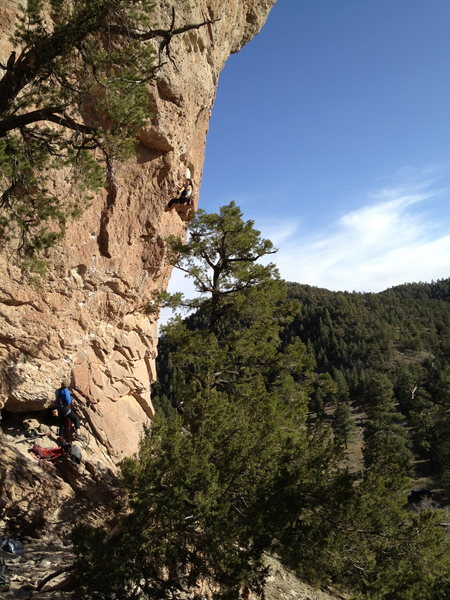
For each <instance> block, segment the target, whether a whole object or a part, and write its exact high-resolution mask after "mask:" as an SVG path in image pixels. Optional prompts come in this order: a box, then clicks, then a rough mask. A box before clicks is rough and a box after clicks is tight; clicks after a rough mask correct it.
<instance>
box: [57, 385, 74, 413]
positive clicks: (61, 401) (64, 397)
mask: <svg viewBox="0 0 450 600" xmlns="http://www.w3.org/2000/svg"><path fill="white" fill-rule="evenodd" d="M70 403H71V399H70V392H69V390H68V389H67V388H59V390H56V405H57V406H58V407H61V408H62V407H63V406H69V404H70Z"/></svg>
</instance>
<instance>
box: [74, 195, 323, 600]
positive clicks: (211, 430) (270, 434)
mask: <svg viewBox="0 0 450 600" xmlns="http://www.w3.org/2000/svg"><path fill="white" fill-rule="evenodd" d="M189 240H190V241H189V242H188V244H181V243H180V242H179V241H176V240H173V241H172V247H173V249H174V250H177V251H179V252H180V255H179V256H178V257H175V258H174V262H176V264H177V265H178V266H179V267H180V268H182V269H184V270H185V271H187V272H189V273H190V274H191V275H192V276H193V277H194V281H195V282H196V284H197V287H198V289H199V291H200V292H202V294H203V297H201V298H200V299H196V300H193V301H186V300H184V301H183V302H184V304H188V305H190V306H196V307H197V313H196V315H195V318H191V319H189V320H188V322H182V321H181V319H175V320H174V322H172V323H170V324H169V325H167V326H166V327H165V328H164V335H163V337H164V339H165V341H166V344H167V346H166V347H167V348H173V349H174V350H173V351H172V352H170V360H171V361H172V365H173V366H174V374H175V373H176V379H175V380H174V381H173V383H172V382H170V381H169V382H167V381H166V383H169V388H170V389H171V392H170V394H171V401H172V404H173V405H175V406H177V407H178V409H179V413H181V415H179V414H178V413H177V412H175V411H173V412H172V415H169V417H168V418H167V419H161V420H160V421H158V422H157V423H156V424H155V425H154V426H153V427H152V430H151V432H149V433H148V435H147V436H146V438H145V439H144V440H143V441H142V444H141V447H140V451H139V455H138V458H137V459H129V460H127V461H126V462H125V464H124V468H123V485H124V489H125V491H126V496H125V497H126V501H127V504H128V507H129V513H128V515H127V516H126V517H125V518H124V519H123V521H122V522H121V524H120V527H119V528H118V531H117V533H115V534H112V535H109V534H107V533H105V532H102V531H99V532H97V533H95V534H92V537H93V539H92V544H91V547H92V548H93V550H92V552H91V553H89V552H86V551H84V550H83V551H82V552H81V553H80V558H79V568H80V570H81V571H82V572H83V573H88V575H89V579H92V586H93V589H100V590H101V591H113V592H115V593H116V594H119V593H120V594H121V595H120V597H121V598H122V597H123V598H129V597H130V598H131V597H133V595H132V594H133V593H135V592H136V590H138V589H140V590H142V592H143V593H144V594H147V595H148V596H149V597H163V596H165V595H167V594H168V593H169V592H170V593H175V592H176V591H177V590H179V589H180V588H181V587H183V586H188V587H190V588H195V586H198V585H199V584H200V583H201V582H203V583H205V582H207V583H209V584H210V585H211V587H212V589H214V590H215V597H218V598H220V597H224V598H238V597H241V596H245V595H246V594H247V592H248V590H253V591H254V592H255V593H257V594H261V593H262V584H263V582H264V578H265V575H266V569H265V566H264V561H263V553H264V551H266V550H268V549H269V548H271V546H272V545H273V543H274V540H276V539H278V538H279V537H280V536H281V534H282V532H283V530H285V529H286V527H287V526H288V525H289V524H290V522H291V520H292V511H291V508H292V493H293V492H294V491H295V490H297V489H298V483H299V480H303V481H304V485H305V489H306V487H310V488H314V487H315V486H316V485H317V484H316V483H315V478H314V477H313V475H312V468H311V466H312V464H314V465H315V468H316V473H317V470H318V469H319V468H320V467H322V468H323V470H324V472H326V470H327V468H328V467H327V465H329V464H330V462H332V460H333V444H332V443H331V439H330V436H328V437H325V436H323V435H320V436H319V435H316V437H315V436H309V437H308V432H307V429H306V428H305V426H304V425H305V420H306V406H307V399H308V389H309V382H310V381H311V380H312V375H311V372H310V371H311V367H312V364H313V363H312V362H311V359H310V357H308V355H307V353H306V349H305V347H304V345H303V344H301V343H300V342H298V341H295V342H293V343H288V342H285V341H283V336H282V333H283V331H284V329H285V327H286V325H287V324H288V323H289V322H290V321H291V320H292V318H293V312H294V308H297V310H298V307H295V306H293V305H291V303H289V302H287V301H286V299H285V296H286V290H285V285H284V283H283V282H281V281H280V280H279V278H278V276H277V273H276V270H275V268H274V266H273V265H270V264H269V265H260V264H258V262H257V261H258V259H259V258H262V257H263V256H264V255H265V254H267V253H269V252H272V250H273V249H272V245H271V244H270V242H268V241H267V240H263V239H261V238H260V235H259V232H257V231H256V230H255V229H254V227H253V223H252V222H250V221H247V222H244V221H243V219H242V214H241V212H240V210H239V209H238V208H237V207H236V206H235V205H234V204H233V203H231V204H230V205H228V206H225V207H223V208H222V209H221V211H220V214H219V215H208V214H206V213H203V212H200V213H199V214H197V216H196V217H195V219H194V220H193V221H192V222H191V224H190V238H189ZM168 301H172V299H169V300H168ZM294 304H295V303H294ZM307 482H308V483H307ZM296 502H297V504H298V499H297V500H296ZM131 539H134V547H133V548H132V549H130V547H129V546H130V544H129V543H127V540H131ZM106 546H108V547H109V548H110V547H113V548H114V550H113V551H112V552H110V553H109V555H108V563H107V569H108V572H109V571H110V570H111V569H113V570H114V569H115V565H116V564H118V565H119V567H118V569H117V572H116V573H117V576H116V577H108V574H107V573H106V572H105V567H104V566H103V567H102V561H103V560H104V558H105V556H106V550H105V548H106ZM120 565H122V566H120ZM133 590H134V591H133ZM136 593H137V592H136Z"/></svg>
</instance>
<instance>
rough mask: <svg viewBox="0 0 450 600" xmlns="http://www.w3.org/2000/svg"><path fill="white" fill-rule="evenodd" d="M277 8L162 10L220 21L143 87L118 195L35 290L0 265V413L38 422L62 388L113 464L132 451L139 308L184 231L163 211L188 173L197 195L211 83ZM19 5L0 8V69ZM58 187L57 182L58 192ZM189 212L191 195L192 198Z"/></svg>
mask: <svg viewBox="0 0 450 600" xmlns="http://www.w3.org/2000/svg"><path fill="white" fill-rule="evenodd" d="M274 1H275V0H226V1H224V0H192V1H190V2H187V1H186V0H177V1H168V0H161V1H160V2H159V3H157V4H158V9H157V16H156V18H155V21H156V24H157V26H168V25H169V24H170V17H171V9H172V7H175V9H176V16H177V20H176V26H181V25H182V24H186V23H198V22H201V21H203V20H206V19H215V18H217V19H219V21H217V22H216V23H214V24H213V25H208V26H205V27H202V28H201V29H199V30H194V31H191V32H188V33H186V34H184V35H182V36H179V37H176V38H174V39H173V41H172V44H171V50H172V55H173V57H174V59H175V64H171V63H170V62H168V64H166V65H165V66H164V67H163V69H162V71H161V73H160V75H159V78H158V80H157V81H156V82H155V83H154V84H153V85H152V86H151V87H150V89H149V94H150V98H151V103H152V112H153V113H154V115H155V116H154V117H153V118H152V122H151V125H150V126H149V127H148V129H147V130H145V131H143V132H142V133H141V135H140V141H139V144H138V147H137V155H136V157H135V159H133V160H130V161H128V162H126V163H123V164H118V165H116V166H115V179H116V184H115V190H110V191H109V193H107V191H106V190H105V192H104V193H102V194H99V195H98V196H97V197H95V198H94V199H93V200H92V201H91V202H90V206H89V208H88V209H87V210H86V212H85V214H84V215H83V218H82V219H81V220H79V221H77V222H75V223H73V224H72V225H71V226H70V228H69V231H68V233H67V236H66V239H65V240H64V242H63V243H62V244H61V245H60V246H59V247H58V248H57V249H56V250H54V251H53V253H52V256H51V266H50V268H49V271H48V273H47V275H46V276H45V278H44V279H42V281H41V282H40V283H39V285H37V286H33V285H29V284H27V283H26V282H25V280H24V279H23V277H22V275H21V273H20V271H19V269H18V268H17V267H16V266H14V260H13V251H12V250H11V252H5V253H3V255H2V256H1V257H0V408H1V407H2V406H3V407H4V409H6V410H7V411H9V412H24V411H39V410H43V409H44V408H46V407H48V406H50V404H51V403H52V401H53V397H54V390H55V389H56V388H57V387H59V385H60V381H61V379H62V378H64V377H71V381H72V385H73V386H74V387H75V388H76V389H77V390H78V392H79V393H78V404H77V410H78V412H79V413H81V416H82V417H83V420H84V423H85V424H86V426H87V427H88V429H90V431H91V432H92V433H93V434H94V436H95V438H96V440H97V442H99V443H100V444H101V445H102V448H103V450H104V452H105V453H106V454H108V455H109V456H112V457H113V459H114V460H115V461H116V462H117V461H118V460H120V459H121V458H122V457H123V456H124V455H127V454H130V453H132V452H134V451H135V450H136V449H137V444H138V441H139V438H140V435H141V432H142V427H143V425H144V424H146V423H148V422H149V420H150V419H151V417H152V415H153V413H154V411H153V407H152V403H151V398H150V385H151V383H152V382H154V381H155V366H154V359H155V355H156V342H157V330H156V327H157V323H156V319H149V318H148V317H146V316H145V315H144V314H143V312H142V309H143V307H144V306H145V304H146V303H147V302H148V301H149V299H150V298H151V293H152V291H153V290H155V289H165V288H166V286H167V284H168V281H169V277H170V268H169V267H168V265H167V260H166V251H165V238H166V237H167V236H168V235H170V234H175V235H183V233H184V229H185V223H183V221H182V220H181V219H180V217H179V216H178V215H177V213H176V212H174V211H172V212H165V211H164V208H165V206H166V204H167V202H168V200H169V199H170V198H171V197H173V195H174V193H175V192H176V190H177V188H178V187H179V184H180V181H181V180H182V177H183V175H184V173H185V170H186V168H189V169H190V171H191V176H192V178H193V180H194V185H195V190H196V191H197V190H198V189H199V187H200V182H201V176H202V166H203V159H204V149H205V141H206V134H207V130H208V122H209V118H210V110H211V107H212V104H213V101H214V96H215V91H216V85H217V80H218V76H219V73H220V71H221V69H222V67H223V65H224V63H225V61H226V60H227V58H228V56H229V54H230V53H232V52H237V51H238V50H239V49H240V48H241V47H242V45H243V44H244V43H246V42H247V41H249V40H250V39H251V38H252V37H253V36H254V35H255V34H256V33H257V32H258V31H259V29H260V28H261V27H262V25H263V24H264V21H265V19H266V17H267V15H268V12H269V10H270V8H271V6H272V5H273V4H274ZM18 4H19V3H18V2H16V1H15V0H6V1H5V0H3V1H0V28H1V32H0V33H1V34H0V60H1V61H2V62H4V61H5V59H6V58H7V56H8V54H9V52H10V50H11V46H10V45H9V42H8V35H9V34H10V32H11V28H12V23H13V20H14V16H15V14H16V11H17V5H18ZM56 185H58V182H57V183H56ZM195 201H196V204H197V203H198V194H196V197H195Z"/></svg>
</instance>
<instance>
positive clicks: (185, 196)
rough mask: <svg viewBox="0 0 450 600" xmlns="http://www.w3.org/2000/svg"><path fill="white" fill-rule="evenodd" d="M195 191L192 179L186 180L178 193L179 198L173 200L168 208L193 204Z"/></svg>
mask: <svg viewBox="0 0 450 600" xmlns="http://www.w3.org/2000/svg"><path fill="white" fill-rule="evenodd" d="M193 190H194V184H193V183H192V179H189V178H186V179H185V180H184V184H183V185H182V187H181V188H180V190H179V192H178V197H177V198H172V200H171V201H170V202H169V204H168V205H167V208H172V206H173V205H174V204H192V192H193Z"/></svg>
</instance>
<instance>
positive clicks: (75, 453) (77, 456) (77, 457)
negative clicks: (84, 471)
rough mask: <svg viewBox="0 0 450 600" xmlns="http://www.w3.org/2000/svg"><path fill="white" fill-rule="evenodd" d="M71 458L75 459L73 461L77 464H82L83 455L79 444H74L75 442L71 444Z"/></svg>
mask: <svg viewBox="0 0 450 600" xmlns="http://www.w3.org/2000/svg"><path fill="white" fill-rule="evenodd" d="M69 458H70V459H71V460H73V462H74V463H76V464H77V465H81V459H82V455H81V450H80V448H79V447H78V446H74V445H73V444H70V449H69Z"/></svg>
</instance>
